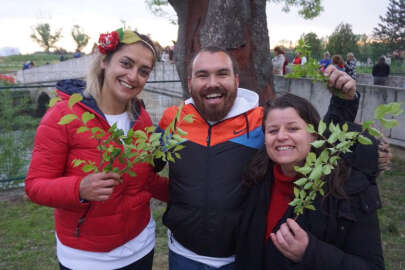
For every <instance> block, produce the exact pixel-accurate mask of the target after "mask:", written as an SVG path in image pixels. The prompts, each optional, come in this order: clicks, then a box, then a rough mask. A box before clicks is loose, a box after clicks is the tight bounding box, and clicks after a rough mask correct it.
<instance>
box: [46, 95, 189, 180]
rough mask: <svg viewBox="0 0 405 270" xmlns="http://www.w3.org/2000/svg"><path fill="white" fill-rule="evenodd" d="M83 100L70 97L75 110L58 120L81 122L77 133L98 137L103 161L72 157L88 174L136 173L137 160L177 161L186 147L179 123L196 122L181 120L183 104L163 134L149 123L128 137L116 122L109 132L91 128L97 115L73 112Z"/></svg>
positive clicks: (151, 162) (150, 161)
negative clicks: (91, 122) (92, 121)
mask: <svg viewBox="0 0 405 270" xmlns="http://www.w3.org/2000/svg"><path fill="white" fill-rule="evenodd" d="M58 100H59V98H58V97H55V98H53V99H51V100H50V105H51V106H52V105H54V104H55V103H56V102H57V101H58ZM81 100H82V96H81V95H80V94H73V95H71V96H70V98H69V101H68V106H69V108H70V110H71V111H72V113H70V114H66V115H64V116H63V117H62V118H61V119H60V120H59V122H58V124H59V125H67V124H69V123H70V122H72V121H75V120H77V121H80V122H81V123H82V126H81V127H79V128H78V129H77V131H76V133H77V134H79V133H84V132H88V133H90V134H91V135H90V138H92V139H95V140H97V142H98V150H99V151H100V155H101V160H100V163H99V164H96V163H95V162H94V161H91V160H81V159H75V160H73V166H74V167H79V166H81V167H82V170H83V171H84V172H86V173H91V172H100V171H103V172H111V171H112V172H115V173H119V174H121V175H122V174H125V173H128V174H129V175H131V176H135V175H136V174H135V172H134V170H133V165H134V164H135V163H141V162H146V163H149V164H151V165H153V166H154V160H155V159H162V160H163V161H170V162H174V161H175V159H180V158H181V156H180V154H179V153H178V152H179V151H180V150H181V149H183V148H184V145H182V144H181V143H183V142H184V141H185V139H184V138H183V136H185V135H187V133H186V132H185V131H183V130H182V129H180V128H179V127H177V126H176V123H180V122H181V121H185V122H187V123H191V122H193V116H192V115H186V116H185V117H183V119H181V111H182V108H183V106H184V104H183V103H182V104H181V105H180V106H179V107H178V111H177V115H176V117H175V118H174V119H173V121H172V122H171V123H170V125H169V126H168V128H166V130H165V131H164V133H163V134H162V133H161V132H155V131H156V127H155V126H150V127H147V128H145V129H144V130H135V131H134V130H132V129H130V130H129V131H128V134H127V135H126V136H125V135H124V132H123V131H122V130H121V129H118V128H117V126H116V124H114V125H113V126H112V127H110V129H109V130H108V132H105V131H104V130H103V129H101V128H99V127H92V126H91V125H90V124H89V122H90V121H91V120H92V119H93V118H94V117H95V116H94V114H92V113H89V112H85V113H83V114H82V115H81V116H78V115H77V114H75V113H74V112H73V106H74V105H75V104H76V103H78V102H80V101H81ZM117 160H118V161H119V163H120V164H121V166H119V167H116V166H115V165H114V164H116V161H117Z"/></svg>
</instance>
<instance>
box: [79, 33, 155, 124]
mask: <svg viewBox="0 0 405 270" xmlns="http://www.w3.org/2000/svg"><path fill="white" fill-rule="evenodd" d="M135 33H136V34H138V35H139V36H140V37H141V38H142V41H143V42H142V43H141V44H143V45H144V46H145V47H146V48H148V49H149V50H151V51H152V53H153V63H152V68H153V67H154V65H155V61H156V56H155V51H154V50H155V48H154V46H153V43H152V41H151V40H150V39H149V38H148V37H147V36H145V35H142V34H139V33H137V32H135ZM144 43H145V44H144ZM124 45H125V44H123V43H119V44H118V45H117V48H116V49H115V50H114V51H113V52H108V53H107V54H101V53H100V52H99V51H98V50H97V51H96V52H95V53H94V54H93V59H92V62H91V63H90V66H89V69H88V71H87V74H86V88H85V90H84V92H83V94H84V96H86V97H90V96H91V97H93V98H94V99H95V100H96V102H97V104H100V97H101V88H102V87H103V83H104V69H102V68H101V63H102V62H103V61H104V63H106V64H108V63H109V62H110V61H111V58H112V56H113V55H114V53H115V52H117V51H119V50H120V49H121V47H122V46H124ZM138 102H139V100H138V98H137V97H134V98H133V99H131V100H130V101H129V102H128V104H126V111H127V112H128V114H129V117H130V119H131V120H135V118H134V114H137V113H138V112H137V108H138V107H139V106H138V105H137V103H138Z"/></svg>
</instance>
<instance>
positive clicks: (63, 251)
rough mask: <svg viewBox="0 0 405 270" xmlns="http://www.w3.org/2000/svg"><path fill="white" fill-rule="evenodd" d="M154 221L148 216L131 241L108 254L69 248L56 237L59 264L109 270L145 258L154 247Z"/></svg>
mask: <svg viewBox="0 0 405 270" xmlns="http://www.w3.org/2000/svg"><path fill="white" fill-rule="evenodd" d="M155 227H156V224H155V221H154V220H153V218H152V214H151V216H150V220H149V223H148V225H147V226H146V227H145V229H143V231H142V232H141V233H140V234H138V235H137V236H136V237H135V238H133V239H132V240H129V241H128V242H126V243H125V244H123V245H122V246H119V247H117V248H115V249H113V250H111V251H109V252H92V251H85V250H80V249H75V248H71V247H68V246H65V245H64V244H62V243H61V242H60V241H59V239H58V236H57V235H56V234H55V237H56V255H57V257H58V260H59V262H60V263H61V264H62V265H63V266H65V267H67V268H70V269H73V270H89V269H93V270H111V269H117V268H122V267H124V266H127V265H129V264H131V263H134V262H136V261H138V260H140V259H141V258H143V257H145V256H146V255H147V254H148V253H149V252H151V251H152V249H153V248H154V247H155Z"/></svg>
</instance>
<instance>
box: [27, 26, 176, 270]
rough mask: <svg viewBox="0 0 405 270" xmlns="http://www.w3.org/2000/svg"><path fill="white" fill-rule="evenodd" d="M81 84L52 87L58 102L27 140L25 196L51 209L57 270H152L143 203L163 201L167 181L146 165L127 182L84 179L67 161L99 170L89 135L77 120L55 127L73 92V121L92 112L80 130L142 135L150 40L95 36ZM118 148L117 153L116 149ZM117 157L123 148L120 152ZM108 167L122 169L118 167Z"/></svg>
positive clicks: (149, 225)
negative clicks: (78, 161) (29, 148)
mask: <svg viewBox="0 0 405 270" xmlns="http://www.w3.org/2000/svg"><path fill="white" fill-rule="evenodd" d="M99 42H100V44H99V46H98V48H99V52H97V53H96V55H94V56H93V57H94V59H93V63H92V65H91V67H90V70H89V72H88V76H87V80H86V83H87V84H85V83H84V82H83V81H79V80H66V81H61V82H58V84H57V90H58V95H59V97H61V99H62V101H61V102H58V103H57V104H56V105H55V106H53V107H52V108H50V109H49V110H48V112H47V113H46V114H45V116H44V117H43V119H42V120H41V123H40V125H39V127H38V129H37V133H36V136H35V142H34V148H33V153H32V160H31V164H30V167H29V171H28V175H27V179H26V181H25V189H26V193H27V195H28V196H29V198H30V199H31V200H32V201H33V202H35V203H38V204H41V205H45V206H49V207H53V208H54V209H55V228H56V242H57V245H56V251H57V257H58V261H59V263H60V269H75V270H77V269H86V270H87V269H97V270H100V269H137V270H150V269H152V260H153V250H154V245H155V223H154V221H153V218H152V217H151V210H150V207H149V202H150V199H151V197H152V196H153V197H156V198H158V199H160V200H167V192H168V190H167V189H168V179H167V178H163V177H160V176H159V175H157V174H156V173H155V172H154V169H153V167H152V166H150V165H148V164H135V165H134V166H133V171H135V172H136V176H135V177H131V176H129V175H128V174H124V175H119V174H117V173H112V172H110V173H103V172H99V173H90V174H89V173H85V172H83V171H82V169H81V168H80V167H75V166H73V164H72V162H73V160H75V159H84V160H89V161H94V162H95V164H100V160H101V154H100V151H99V149H98V143H97V140H96V139H95V138H91V137H90V136H91V134H90V132H83V133H79V134H78V133H77V129H78V128H80V127H81V126H82V123H80V121H76V120H74V121H72V122H70V123H69V124H67V125H64V126H61V125H59V124H58V122H59V120H60V119H61V117H63V116H64V115H66V114H69V113H71V111H70V109H69V107H68V99H69V97H70V95H71V94H73V93H80V94H81V95H82V96H83V100H82V101H81V102H79V103H77V104H75V105H74V106H73V111H74V113H75V114H76V115H78V116H80V117H81V116H82V115H83V114H85V113H86V114H88V113H92V114H94V116H95V117H94V119H92V120H90V121H89V122H88V123H87V125H88V126H89V127H90V128H93V127H97V128H101V129H103V130H104V131H105V132H106V133H108V130H109V128H110V127H111V126H112V125H113V124H117V126H118V127H119V128H121V129H122V130H123V131H124V133H126V132H128V131H129V129H133V130H138V129H140V130H143V129H144V128H145V127H148V126H151V125H152V122H151V119H150V117H149V115H148V113H147V112H146V110H145V109H144V107H143V105H142V102H141V101H140V100H139V99H138V98H137V97H138V95H139V93H140V92H141V91H142V90H143V88H144V86H145V83H146V81H147V80H148V77H149V74H150V73H151V71H152V69H153V67H154V64H155V61H156V51H155V49H154V47H153V43H152V42H151V40H150V39H149V38H148V37H147V36H144V35H141V34H138V33H136V32H132V31H129V30H126V31H123V30H122V29H118V30H117V31H114V32H112V33H109V34H102V35H101V36H100V41H99ZM121 149H122V147H121ZM122 150H123V149H122ZM114 166H115V167H122V166H123V165H122V164H120V163H119V162H118V161H117V162H115V164H114Z"/></svg>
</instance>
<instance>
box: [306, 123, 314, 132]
mask: <svg viewBox="0 0 405 270" xmlns="http://www.w3.org/2000/svg"><path fill="white" fill-rule="evenodd" d="M307 131H308V132H309V133H315V132H316V131H315V128H314V125H312V124H309V125H308V127H307Z"/></svg>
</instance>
